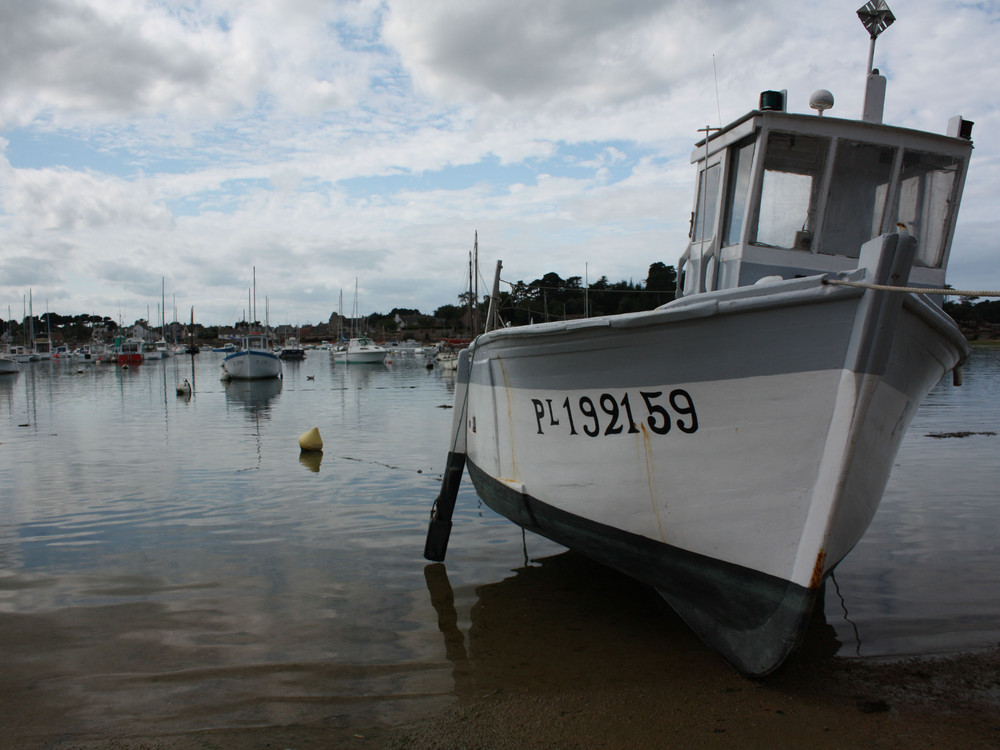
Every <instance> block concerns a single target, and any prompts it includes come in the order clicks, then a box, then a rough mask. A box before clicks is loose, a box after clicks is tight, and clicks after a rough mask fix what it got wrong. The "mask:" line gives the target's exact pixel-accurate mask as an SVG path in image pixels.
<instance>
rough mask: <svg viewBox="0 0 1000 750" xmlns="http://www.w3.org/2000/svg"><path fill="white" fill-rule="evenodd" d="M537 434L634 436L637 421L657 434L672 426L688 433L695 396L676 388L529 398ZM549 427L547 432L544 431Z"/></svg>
mask: <svg viewBox="0 0 1000 750" xmlns="http://www.w3.org/2000/svg"><path fill="white" fill-rule="evenodd" d="M531 405H532V407H533V409H534V412H535V422H536V424H537V426H538V432H537V434H539V435H545V434H553V433H558V432H565V431H567V430H568V431H569V434H570V435H579V434H581V433H582V434H584V435H587V436H588V437H599V436H612V435H622V434H625V435H634V434H638V433H639V432H640V423H639V422H637V421H636V417H638V418H639V419H640V420H642V419H645V424H646V426H648V427H649V430H650V431H652V432H653V433H654V434H656V435H666V434H667V433H669V432H670V430H671V429H672V427H673V425H676V426H677V429H678V430H680V431H681V432H682V433H686V434H688V435H690V434H692V433H694V432H697V431H698V413H697V411H696V410H695V406H694V399H693V398H691V394H690V393H688V392H687V391H685V390H683V389H681V388H677V389H674V390H672V391H670V392H669V393H666V392H664V391H639V392H638V396H637V395H636V394H634V393H631V394H630V393H628V392H624V393H617V394H616V393H602V394H600V395H595V396H593V397H591V396H580V397H579V398H576V397H575V396H574V397H573V398H570V397H568V396H567V397H566V399H565V400H563V402H562V403H561V404H560V403H558V399H556V400H553V399H551V398H546V399H541V398H532V399H531ZM546 430H548V433H546Z"/></svg>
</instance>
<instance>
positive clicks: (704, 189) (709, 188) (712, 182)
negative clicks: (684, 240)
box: [691, 164, 722, 242]
mask: <svg viewBox="0 0 1000 750" xmlns="http://www.w3.org/2000/svg"><path fill="white" fill-rule="evenodd" d="M721 172H722V169H721V167H720V166H719V165H718V164H713V165H712V166H710V167H709V168H708V170H707V171H706V170H702V171H701V172H699V173H698V201H697V203H696V204H695V207H694V223H693V224H692V227H691V231H692V233H691V241H692V242H707V241H708V240H711V239H712V238H713V237H715V217H716V216H717V215H718V207H719V179H720V175H721Z"/></svg>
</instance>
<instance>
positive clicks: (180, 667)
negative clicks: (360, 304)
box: [0, 351, 1000, 735]
mask: <svg viewBox="0 0 1000 750" xmlns="http://www.w3.org/2000/svg"><path fill="white" fill-rule="evenodd" d="M221 356H222V355H219V354H211V353H203V354H200V355H198V356H197V357H195V358H191V357H187V356H182V357H176V358H173V359H169V360H165V361H162V362H153V363H147V364H144V365H143V366H141V367H139V368H134V369H132V370H129V371H122V370H119V369H116V368H113V367H108V366H97V365H89V364H86V365H84V364H78V363H75V362H74V363H66V362H40V363H33V364H31V365H25V366H22V371H21V372H20V374H18V375H17V376H16V377H10V376H6V377H4V378H2V379H0V486H2V488H3V490H2V498H0V624H2V626H3V627H2V629H0V639H6V640H7V641H8V642H7V643H2V642H0V652H2V653H4V654H5V655H4V656H3V657H2V658H3V660H4V665H5V667H4V668H5V671H7V670H13V672H11V673H12V674H17V675H21V676H22V677H21V678H19V679H23V680H25V681H30V688H31V689H32V690H35V691H36V692H35V694H34V695H36V698H37V702H38V703H39V705H40V706H53V707H56V706H57V707H58V710H57V711H55V713H53V716H55V717H57V718H58V721H57V722H56V723H57V724H58V729H59V731H61V732H63V733H70V734H72V733H78V734H81V733H82V734H86V733H88V732H89V733H93V734H96V735H101V734H111V733H116V732H125V731H128V730H129V728H130V727H136V726H142V727H143V731H146V732H153V733H163V734H167V733H171V732H185V731H192V730H196V729H202V728H211V727H220V726H229V727H239V726H247V727H253V726H267V725H275V724H282V725H289V724H295V723H296V722H312V723H313V724H315V723H317V722H328V723H329V725H330V726H331V727H340V728H341V729H343V728H345V727H363V726H365V725H366V724H375V723H383V724H385V723H388V724H392V723H395V722H402V721H406V720H410V719H412V718H414V717H416V716H418V715H419V714H420V713H421V712H423V711H426V710H432V709H433V708H435V707H440V706H441V705H443V704H445V703H447V702H449V701H451V700H453V699H454V696H455V695H456V694H459V695H460V694H462V693H463V691H467V690H472V689H478V690H485V689H488V687H489V685H488V678H487V677H483V674H485V673H486V672H487V671H488V670H486V669H485V667H484V665H486V664H487V663H489V664H490V667H489V668H490V669H496V670H502V669H503V668H504V664H505V662H504V660H505V659H508V660H514V661H516V660H517V659H518V658H520V657H519V656H518V653H517V649H516V648H511V647H510V645H511V644H512V643H516V642H517V641H518V640H521V641H523V640H525V639H528V640H531V639H535V638H542V637H543V636H544V637H550V636H551V631H552V629H553V628H555V627H565V623H564V622H559V623H555V622H553V620H555V619H560V618H562V619H565V618H567V617H571V618H572V619H573V620H574V622H573V630H574V631H575V632H582V633H583V635H582V636H581V637H587V630H588V628H589V627H591V625H590V624H589V619H588V615H587V613H588V612H597V611H600V612H602V614H601V615H600V616H597V615H595V617H594V624H593V626H592V627H593V628H594V629H595V632H594V633H593V636H594V637H595V638H597V637H600V638H607V637H611V638H619V637H621V638H625V639H626V640H627V639H635V640H636V645H635V649H636V650H641V649H642V648H645V645H644V644H643V641H642V639H643V638H656V639H658V640H661V639H662V640H665V641H666V642H667V646H666V647H667V648H671V647H674V646H672V645H670V644H671V643H672V641H671V640H670V639H675V640H676V643H677V645H676V648H678V649H680V648H683V649H689V650H690V649H698V648H700V646H699V644H697V643H696V642H694V640H693V637H692V636H690V634H689V633H688V632H687V631H686V630H685V629H684V628H683V626H678V624H677V623H676V622H674V621H673V620H672V619H671V618H672V615H671V613H669V611H665V610H663V609H662V608H661V609H658V610H656V611H655V612H654V615H653V618H654V619H653V621H654V622H655V623H657V625H656V627H654V628H652V629H651V633H652V634H651V635H649V636H646V635H644V633H646V630H642V633H643V634H637V633H636V632H631V631H630V628H631V625H630V623H631V622H633V621H634V620H635V619H636V618H639V617H641V618H644V623H645V624H644V626H643V627H644V628H647V629H648V625H649V623H648V620H649V617H650V615H649V606H650V604H649V599H648V597H649V596H651V595H650V594H649V593H648V592H647V591H646V590H645V589H642V588H641V587H636V588H634V589H631V588H628V584H627V582H625V581H624V579H622V580H618V579H616V578H614V576H613V574H612V583H611V584H608V585H596V586H595V587H594V590H593V592H591V588H590V587H589V586H588V585H586V584H587V582H589V581H595V582H597V581H598V579H600V580H606V575H607V574H605V573H603V572H601V571H598V570H595V568H594V566H592V565H590V564H589V563H587V562H586V561H584V560H582V559H581V558H578V557H576V556H574V555H572V554H569V553H564V551H563V548H561V547H558V546H557V545H554V544H552V543H551V542H548V541H547V540H544V539H541V538H539V537H536V536H534V535H530V534H529V535H526V536H525V535H523V534H522V532H521V530H520V529H518V528H517V527H515V526H514V525H513V524H510V523H509V522H507V521H506V520H504V519H502V518H499V517H498V516H496V515H495V514H493V513H492V511H490V510H489V509H487V508H485V506H483V505H481V504H480V503H479V502H478V500H477V498H476V497H475V495H474V493H473V492H472V490H471V486H470V485H469V483H468V480H466V482H465V483H464V484H463V489H462V492H461V494H460V497H459V501H458V507H457V509H456V517H455V527H454V532H453V534H452V538H451V545H450V548H449V555H448V562H447V566H429V567H428V566H426V563H425V561H424V560H423V559H422V550H423V541H424V535H425V532H426V525H427V519H428V514H429V511H430V506H431V502H432V501H433V498H434V497H435V496H436V494H437V491H438V488H439V481H440V475H441V472H442V470H443V468H444V459H445V454H446V444H447V435H448V431H449V427H450V423H451V417H452V410H451V409H450V408H448V407H450V406H451V401H452V394H453V387H454V375H453V374H451V373H443V372H441V371H440V370H438V369H433V370H428V369H426V367H425V366H424V363H423V360H421V359H419V358H413V357H406V356H398V357H396V358H395V360H394V362H393V364H392V365H391V366H354V365H352V366H345V365H343V364H340V365H337V366H334V365H333V363H332V361H331V359H330V357H329V354H328V353H326V352H318V351H316V352H310V353H309V355H308V358H307V359H306V361H304V362H301V363H285V366H284V371H285V376H284V379H283V380H282V381H274V382H270V383H268V382H254V383H229V384H226V383H223V382H221V381H220V380H219V375H220V363H221ZM183 378H188V380H190V381H191V382H193V383H194V386H195V390H194V394H193V395H192V396H191V397H190V398H184V397H179V396H177V395H176V391H175V386H176V384H177V383H178V382H179V381H180V380H181V379H183ZM998 404H1000V351H977V352H976V353H975V354H974V356H973V359H972V361H971V362H970V363H969V364H968V365H967V367H966V370H965V385H964V386H963V387H962V388H953V387H951V385H950V379H949V381H948V382H947V383H944V382H943V383H941V384H939V385H938V387H937V388H936V389H935V390H934V392H933V393H932V394H931V396H930V397H929V398H928V400H927V402H926V403H925V404H924V406H923V407H922V408H921V409H920V411H919V412H918V413H917V415H916V418H915V420H914V424H913V425H912V427H911V429H910V432H909V434H908V436H907V438H906V440H905V442H904V444H903V447H902V450H901V453H900V456H899V458H898V459H897V466H896V468H895V470H894V474H893V477H892V479H891V481H890V485H889V488H888V490H887V492H886V495H885V498H884V500H883V503H882V506H881V509H880V510H879V513H878V515H877V516H876V518H875V521H874V523H873V525H872V527H871V528H870V530H869V532H868V534H867V535H866V537H865V538H864V539H863V540H862V542H861V543H860V544H859V545H858V547H857V548H856V549H855V550H854V551H853V552H852V554H851V555H850V556H849V557H848V558H847V559H846V560H845V562H844V563H842V565H841V566H840V568H839V569H838V571H837V575H836V586H834V585H828V590H827V594H826V600H825V616H826V622H827V624H828V625H829V626H830V627H828V628H826V629H825V633H826V634H825V635H824V636H820V637H822V638H825V639H826V642H825V644H824V646H825V648H826V650H827V651H837V652H838V653H839V654H840V655H846V656H856V655H860V656H862V657H870V656H878V655H885V654H897V653H931V652H943V651H952V650H959V649H966V648H975V647H982V646H988V645H993V644H995V643H996V642H997V641H998V640H1000V601H998V599H997V596H996V592H997V590H998V587H997V583H998V578H1000V574H998V573H997V572H996V571H997V570H1000V539H998V535H997V528H998V521H1000V506H998V504H997V502H996V500H997V495H998V493H997V484H998V481H1000V465H998V462H997V456H998V448H1000V437H990V436H984V435H972V436H969V437H966V438H963V439H958V438H944V439H939V438H933V437H928V434H930V433H944V432H958V431H969V432H986V431H994V432H997V431H1000V406H998ZM311 427H318V428H319V430H320V433H321V434H322V437H323V440H324V442H325V447H324V452H323V454H322V457H321V458H318V457H317V458H315V459H313V460H307V459H306V458H303V457H301V456H300V452H299V448H298V444H297V438H298V435H299V434H301V433H303V432H305V431H306V430H308V429H309V428H311ZM539 561H540V562H539ZM623 590H625V591H628V592H629V595H628V596H623V595H622V594H621V592H622V591H623ZM609 592H610V593H609ZM609 597H610V598H609ZM615 597H617V598H615ZM632 600H642V601H641V602H639V603H637V604H633V603H631V602H632ZM526 601H533V602H537V603H538V606H537V607H536V608H535V609H536V610H541V611H540V612H537V614H538V615H540V616H538V617H535V616H532V612H524V611H523V610H524V609H525V608H524V602H526ZM556 604H558V606H559V607H562V609H559V608H558V607H556ZM519 607H520V608H521V609H518V608H519ZM631 607H636V609H635V611H634V612H633V611H632V610H631V609H630V608H631ZM609 609H613V610H614V612H615V616H614V617H612V618H611V619H612V620H613V622H611V623H610V624H609V623H608V622H605V620H607V617H608V610H609ZM515 611H520V612H521V615H519V616H517V617H516V619H515V618H514V617H513V616H511V617H507V618H505V617H502V616H498V615H497V613H504V612H515ZM567 612H568V613H572V614H568V615H567ZM546 613H548V614H546ZM580 613H583V614H582V615H581V614H580ZM598 621H600V622H598ZM660 622H662V625H663V627H662V632H661V628H660V626H659V623H660ZM605 627H607V628H608V630H607V631H604V630H601V631H600V632H597V629H598V628H605ZM557 640H558V639H557ZM11 641H13V642H14V645H13V646H12V645H11ZM658 647H662V644H658ZM491 649H492V650H491ZM487 654H492V656H489V657H488V656H487ZM705 658H707V659H714V658H715V657H714V656H712V655H711V654H706V656H705ZM477 659H478V663H479V666H480V667H481V671H480V674H479V676H478V683H476V684H475V686H472V683H471V682H470V680H473V681H474V680H475V678H476V666H477ZM574 659H576V660H577V661H579V662H580V663H579V664H573V663H569V662H571V661H572V660H574ZM588 662H589V657H588V656H587V655H586V653H576V651H575V650H572V649H566V650H565V651H564V652H561V653H560V664H559V666H558V668H559V669H561V670H566V671H567V672H569V673H571V672H572V671H573V670H574V669H583V668H584V666H585V665H586V664H587V663H588ZM25 675H27V676H25ZM675 678H676V677H675ZM25 684H27V682H26V683H25ZM26 689H27V688H26ZM38 710H39V711H41V710H42V709H41V708H39V709H38ZM53 721H55V719H53Z"/></svg>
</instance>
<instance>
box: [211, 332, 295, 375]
mask: <svg viewBox="0 0 1000 750" xmlns="http://www.w3.org/2000/svg"><path fill="white" fill-rule="evenodd" d="M242 342H243V344H242V347H241V348H240V349H239V350H237V351H235V352H232V353H231V354H227V355H226V358H225V359H224V360H223V361H222V368H223V370H224V371H225V373H226V375H228V376H229V377H230V378H232V379H233V380H264V379H267V378H280V377H281V359H280V358H279V357H278V355H277V354H275V353H274V352H273V351H272V349H273V347H272V344H271V337H270V336H269V335H268V334H267V333H250V334H248V335H246V336H244V337H243V339H242Z"/></svg>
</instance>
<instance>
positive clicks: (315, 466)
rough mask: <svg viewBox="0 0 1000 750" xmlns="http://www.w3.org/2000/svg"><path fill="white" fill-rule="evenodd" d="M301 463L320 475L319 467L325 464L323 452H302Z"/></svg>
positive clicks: (300, 455)
mask: <svg viewBox="0 0 1000 750" xmlns="http://www.w3.org/2000/svg"><path fill="white" fill-rule="evenodd" d="M299 463H300V464H302V465H303V466H305V467H306V468H307V469H309V471H313V472H316V473H317V474H318V473H319V465H320V464H321V463H323V451H302V452H301V453H300V454H299Z"/></svg>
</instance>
